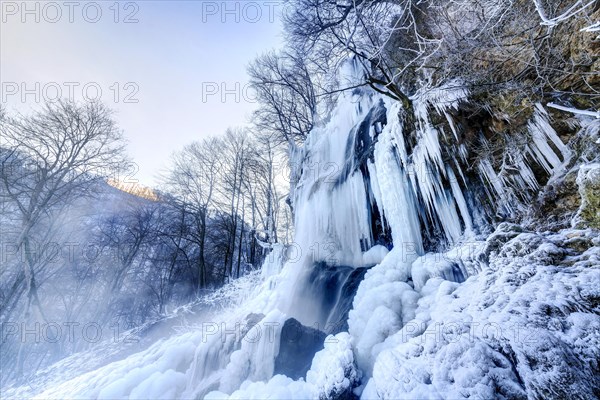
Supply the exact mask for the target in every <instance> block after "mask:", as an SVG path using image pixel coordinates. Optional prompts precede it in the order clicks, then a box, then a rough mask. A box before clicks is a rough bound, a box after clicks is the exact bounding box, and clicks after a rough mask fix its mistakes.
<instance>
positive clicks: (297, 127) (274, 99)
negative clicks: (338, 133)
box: [248, 52, 317, 143]
mask: <svg viewBox="0 0 600 400" xmlns="http://www.w3.org/2000/svg"><path fill="white" fill-rule="evenodd" d="M248 73H249V74H250V79H251V80H250V84H251V85H252V88H253V89H254V91H255V92H256V97H257V99H258V101H259V102H260V107H259V108H258V110H257V111H256V112H255V114H254V123H255V125H256V128H257V129H258V130H262V131H269V132H274V133H276V136H275V137H276V138H277V139H278V140H279V141H280V142H281V143H295V142H301V141H303V140H304V138H305V137H306V135H307V134H308V133H309V132H310V130H311V129H312V127H313V126H314V123H315V118H316V114H317V94H316V92H315V87H314V85H313V81H312V78H311V73H310V71H309V70H308V68H307V66H306V64H305V63H304V62H303V60H302V58H301V57H299V56H294V55H292V54H290V53H279V54H278V53H275V52H270V53H266V54H264V55H262V56H260V57H259V58H257V59H256V60H255V61H254V62H253V63H252V64H251V65H250V67H249V68H248Z"/></svg>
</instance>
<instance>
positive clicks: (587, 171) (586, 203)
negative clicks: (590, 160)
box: [575, 164, 600, 228]
mask: <svg viewBox="0 0 600 400" xmlns="http://www.w3.org/2000/svg"><path fill="white" fill-rule="evenodd" d="M577 186H578V187H579V195H580V196H581V207H579V211H578V212H577V216H576V220H575V224H576V225H577V226H578V227H585V226H589V227H591V228H600V164H590V165H586V166H583V167H581V168H580V169H579V174H578V175H577Z"/></svg>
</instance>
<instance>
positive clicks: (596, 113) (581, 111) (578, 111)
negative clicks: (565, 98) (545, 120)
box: [546, 103, 600, 118]
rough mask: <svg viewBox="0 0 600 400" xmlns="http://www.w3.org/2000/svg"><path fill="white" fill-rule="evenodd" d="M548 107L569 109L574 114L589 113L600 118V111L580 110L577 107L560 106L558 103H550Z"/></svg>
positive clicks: (562, 109)
mask: <svg viewBox="0 0 600 400" xmlns="http://www.w3.org/2000/svg"><path fill="white" fill-rule="evenodd" d="M546 105H547V106H548V107H552V108H556V109H557V110H561V111H567V112H570V113H573V114H582V115H589V116H591V117H595V118H600V111H587V110H578V109H577V108H571V107H564V106H559V105H558V104H554V103H548V104H546Z"/></svg>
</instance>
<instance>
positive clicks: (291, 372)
mask: <svg viewBox="0 0 600 400" xmlns="http://www.w3.org/2000/svg"><path fill="white" fill-rule="evenodd" d="M325 336H326V335H325V333H324V332H321V331H319V330H316V329H313V328H310V327H308V326H304V325H302V324H301V323H300V322H298V320H296V319H294V318H290V319H288V320H287V321H285V324H284V325H283V328H282V329H281V339H280V342H279V354H278V355H277V358H276V359H275V370H274V373H273V374H274V375H276V374H283V375H286V376H288V377H290V378H292V379H300V378H304V377H306V372H308V370H309V369H310V365H311V363H312V360H313V357H314V356H315V354H316V353H317V352H318V351H320V350H322V349H323V342H324V341H325Z"/></svg>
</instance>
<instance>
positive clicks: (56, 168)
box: [0, 101, 124, 318]
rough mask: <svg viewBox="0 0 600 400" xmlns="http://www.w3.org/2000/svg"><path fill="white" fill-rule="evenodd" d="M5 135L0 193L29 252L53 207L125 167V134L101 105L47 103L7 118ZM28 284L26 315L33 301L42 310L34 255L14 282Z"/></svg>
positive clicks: (20, 244) (87, 191)
mask: <svg viewBox="0 0 600 400" xmlns="http://www.w3.org/2000/svg"><path fill="white" fill-rule="evenodd" d="M0 133H1V134H2V137H3V139H4V140H5V143H3V148H2V154H1V158H2V159H1V162H2V173H1V175H0V185H1V187H2V192H1V194H0V196H1V197H2V200H3V201H10V202H12V203H13V204H14V205H15V208H16V210H18V214H19V217H20V219H21V226H20V234H19V236H18V238H17V240H16V247H17V248H21V247H23V248H24V251H25V254H31V249H30V233H31V231H32V229H33V228H34V227H35V226H36V225H37V224H39V223H40V222H41V221H42V220H44V219H48V217H49V214H50V213H51V212H52V210H54V209H56V208H60V207H64V206H65V205H67V204H69V203H71V202H72V201H73V200H74V199H75V198H77V197H78V196H82V195H87V194H90V193H91V191H92V189H93V187H94V184H95V183H97V182H98V181H99V180H101V179H103V177H104V176H105V175H106V174H107V173H111V171H118V170H119V169H120V168H122V167H123V161H124V159H123V141H122V135H121V132H120V131H119V130H118V129H117V126H116V124H115V122H114V121H113V119H112V116H111V112H110V110H108V109H107V108H106V107H104V106H103V105H102V104H100V103H86V104H76V103H73V102H67V101H59V102H56V103H53V104H48V105H46V106H45V108H44V109H43V110H42V111H40V112H38V113H35V114H34V115H33V116H23V115H18V116H16V117H12V118H10V117H5V118H3V120H2V125H1V127H0ZM23 284H24V285H25V287H26V293H27V307H26V315H28V314H29V310H30V306H31V304H35V305H37V307H38V309H39V311H40V313H42V314H43V312H42V309H41V304H40V301H39V298H38V294H37V282H36V276H35V265H34V260H33V259H32V258H31V257H27V258H26V262H24V263H23V265H22V271H21V272H20V273H19V275H18V276H17V278H16V280H15V285H14V286H15V287H20V286H21V285H23ZM12 300H13V301H14V299H12ZM8 313H10V310H8ZM6 317H7V315H5V318H6Z"/></svg>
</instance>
